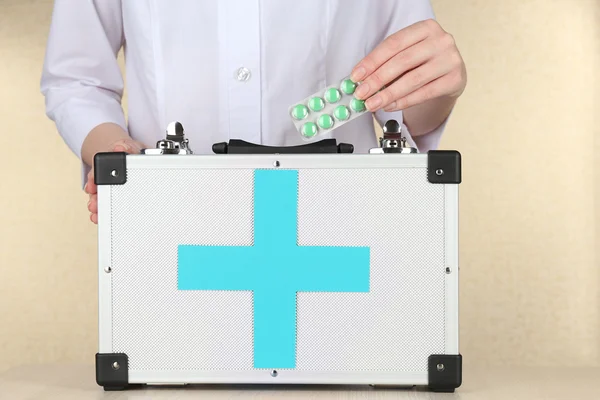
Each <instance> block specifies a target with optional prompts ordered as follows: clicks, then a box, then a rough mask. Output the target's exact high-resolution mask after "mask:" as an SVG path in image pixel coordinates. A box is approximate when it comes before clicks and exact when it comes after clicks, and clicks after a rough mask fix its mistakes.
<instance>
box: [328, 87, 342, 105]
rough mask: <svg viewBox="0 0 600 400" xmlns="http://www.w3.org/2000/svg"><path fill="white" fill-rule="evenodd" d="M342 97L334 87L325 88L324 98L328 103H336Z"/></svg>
mask: <svg viewBox="0 0 600 400" xmlns="http://www.w3.org/2000/svg"><path fill="white" fill-rule="evenodd" d="M341 98H342V94H341V93H340V91H339V90H337V89H336V88H331V89H327V91H326V92H325V100H327V102H328V103H337V102H338V101H340V99H341Z"/></svg>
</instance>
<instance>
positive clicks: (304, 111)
mask: <svg viewBox="0 0 600 400" xmlns="http://www.w3.org/2000/svg"><path fill="white" fill-rule="evenodd" d="M307 116H308V107H306V106H305V105H304V104H298V105H297V106H295V107H294V108H292V117H294V118H295V119H297V120H301V119H304V118H306V117H307Z"/></svg>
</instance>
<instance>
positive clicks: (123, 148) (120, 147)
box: [113, 143, 129, 153]
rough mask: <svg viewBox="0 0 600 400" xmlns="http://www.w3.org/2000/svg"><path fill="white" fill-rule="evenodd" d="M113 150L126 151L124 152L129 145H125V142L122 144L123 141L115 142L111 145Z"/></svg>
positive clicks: (127, 150)
mask: <svg viewBox="0 0 600 400" xmlns="http://www.w3.org/2000/svg"><path fill="white" fill-rule="evenodd" d="M113 151H115V152H126V153H128V152H129V146H127V145H126V144H124V143H119V144H116V145H115V146H114V147H113Z"/></svg>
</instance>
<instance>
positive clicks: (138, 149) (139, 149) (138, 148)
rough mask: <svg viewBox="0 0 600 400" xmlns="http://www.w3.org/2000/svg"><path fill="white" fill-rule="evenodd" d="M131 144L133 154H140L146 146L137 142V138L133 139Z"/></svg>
mask: <svg viewBox="0 0 600 400" xmlns="http://www.w3.org/2000/svg"><path fill="white" fill-rule="evenodd" d="M130 144H131V147H130V149H131V153H132V154H134V153H135V154H139V153H141V152H142V148H144V146H143V145H142V144H141V143H140V142H137V141H135V140H132V141H131V143H130Z"/></svg>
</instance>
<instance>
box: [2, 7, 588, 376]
mask: <svg viewBox="0 0 600 400" xmlns="http://www.w3.org/2000/svg"><path fill="white" fill-rule="evenodd" d="M373 3H375V2H373ZM433 5H434V8H435V10H436V14H437V17H438V19H439V21H440V22H441V23H442V25H443V26H444V27H445V28H446V29H447V30H448V31H450V32H451V33H453V34H454V36H455V37H456V40H457V42H458V44H459V47H460V49H461V51H462V53H463V56H464V58H465V60H466V63H467V66H468V71H469V86H468V88H467V91H466V92H465V94H464V96H463V98H462V99H461V101H460V103H459V105H458V106H457V108H456V110H455V112H454V114H453V116H452V119H451V122H450V124H449V126H448V130H447V133H446V136H445V138H444V139H443V141H442V147H445V148H452V149H458V150H460V151H461V153H462V155H463V183H462V185H461V187H460V190H461V191H460V195H461V215H460V224H461V225H460V233H461V238H460V245H461V252H460V257H461V259H460V260H461V299H460V300H461V324H462V327H461V350H462V353H463V355H464V357H465V362H467V363H472V364H480V365H492V364H514V365H516V364H519V365H576V366H586V365H599V362H600V361H599V359H600V253H599V251H598V249H599V248H600V234H599V232H598V228H599V226H600V156H599V154H600V128H599V127H600V118H599V117H598V115H600V101H598V100H599V98H598V93H599V92H600V80H599V79H598V77H599V72H598V71H600V29H599V27H600V2H598V1H595V0H525V1H524V0H504V1H501V2H500V1H489V0H452V1H449V0H434V1H433ZM373 6H374V5H373ZM51 7H52V2H51V1H50V0H0V121H1V123H2V131H3V132H2V133H3V136H2V137H3V146H2V147H3V151H2V154H1V155H0V174H1V175H0V178H1V179H0V222H1V223H0V250H1V251H0V272H1V275H0V277H1V278H0V370H2V369H6V368H9V367H11V366H15V365H19V364H29V363H67V362H68V363H72V362H77V363H92V362H93V357H94V354H95V352H96V343H97V332H96V329H97V298H96V296H97V287H96V278H97V277H96V228H95V226H94V225H92V224H91V223H89V221H88V214H87V210H86V203H87V198H86V196H85V195H84V194H83V192H82V191H81V190H80V181H79V178H80V176H79V162H78V160H76V159H75V157H74V156H73V155H72V154H71V153H70V152H69V151H68V149H67V147H66V146H65V145H64V144H63V142H62V141H61V139H60V137H59V135H58V134H57V133H56V131H55V128H54V125H53V124H52V123H51V122H50V121H49V120H47V119H46V117H45V115H44V100H43V98H42V96H41V95H40V94H39V78H40V70H41V64H42V59H43V55H44V47H45V40H46V34H47V30H48V26H49V21H50V16H51Z"/></svg>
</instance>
